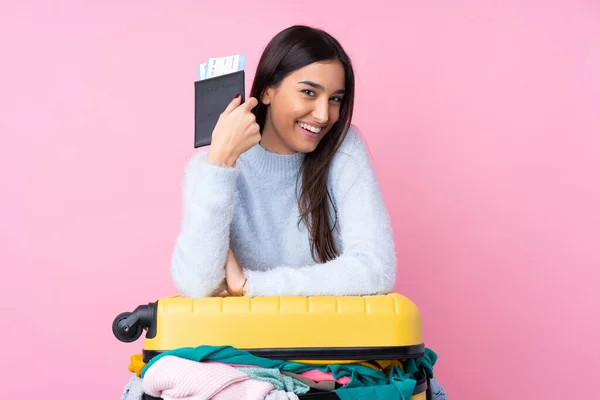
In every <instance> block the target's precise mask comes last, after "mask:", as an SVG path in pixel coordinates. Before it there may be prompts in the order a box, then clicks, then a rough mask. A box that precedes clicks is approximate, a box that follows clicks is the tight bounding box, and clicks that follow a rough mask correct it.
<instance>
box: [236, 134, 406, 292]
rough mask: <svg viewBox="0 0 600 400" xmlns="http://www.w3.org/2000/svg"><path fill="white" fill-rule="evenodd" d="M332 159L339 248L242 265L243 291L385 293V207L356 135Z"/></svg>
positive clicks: (390, 254) (390, 282)
mask: <svg viewBox="0 0 600 400" xmlns="http://www.w3.org/2000/svg"><path fill="white" fill-rule="evenodd" d="M336 157H337V159H336V160H334V161H335V163H332V170H331V172H332V174H333V175H332V176H333V193H332V194H333V197H334V198H335V201H336V204H337V212H338V217H339V219H338V223H339V225H340V230H341V242H342V248H341V249H339V250H340V253H341V254H340V256H339V257H338V258H336V259H335V260H332V261H329V262H326V263H323V264H316V263H315V264H313V265H306V266H304V267H300V268H296V267H288V266H285V265H282V266H279V267H277V268H274V269H272V270H269V271H250V270H244V274H245V277H246V278H248V282H247V284H246V294H247V295H248V296H261V295H278V296H282V295H287V296H291V295H300V296H314V295H330V296H343V295H368V294H379V293H389V292H391V291H392V290H393V286H394V283H395V279H396V253H395V246H394V241H393V235H392V229H391V224H390V220H389V215H388V212H387V210H386V208H385V205H384V203H383V199H382V196H381V193H380V191H379V186H378V184H377V181H376V177H375V175H374V172H373V169H372V166H371V163H370V160H369V157H368V153H367V151H366V149H365V147H364V144H363V143H362V141H361V139H360V137H359V136H358V135H357V134H356V133H355V132H354V131H352V130H351V131H349V132H348V138H347V140H346V141H345V143H344V145H343V146H342V148H341V149H340V152H339V154H338V155H337V156H336Z"/></svg>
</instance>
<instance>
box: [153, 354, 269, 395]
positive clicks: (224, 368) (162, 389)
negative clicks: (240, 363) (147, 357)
mask: <svg viewBox="0 0 600 400" xmlns="http://www.w3.org/2000/svg"><path fill="white" fill-rule="evenodd" d="M143 387H144V393H146V394H148V395H150V396H154V397H162V398H163V400H210V399H214V400H240V399H244V400H263V399H264V398H265V397H266V396H267V394H269V392H271V391H273V390H274V389H275V387H274V386H273V385H272V384H271V383H269V382H263V381H256V380H252V379H250V377H249V376H248V375H246V374H245V373H243V372H241V371H239V370H237V369H235V368H234V367H230V366H228V365H225V364H218V363H211V364H207V363H202V362H197V361H191V360H187V359H184V358H179V357H175V356H164V357H162V358H161V359H159V360H158V361H156V363H154V365H152V366H151V367H150V368H148V370H147V371H146V374H145V375H144V382H143Z"/></svg>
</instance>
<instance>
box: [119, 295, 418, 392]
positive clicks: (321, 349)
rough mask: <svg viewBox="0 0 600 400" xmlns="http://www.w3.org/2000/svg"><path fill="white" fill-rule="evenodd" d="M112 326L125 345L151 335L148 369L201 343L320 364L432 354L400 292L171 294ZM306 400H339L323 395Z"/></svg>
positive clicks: (126, 314)
mask: <svg viewBox="0 0 600 400" xmlns="http://www.w3.org/2000/svg"><path fill="white" fill-rule="evenodd" d="M112 328H113V334H114V335H115V337H116V338H117V339H118V340H120V341H123V342H133V341H135V340H137V339H138V338H139V337H140V336H141V335H142V332H143V331H145V337H144V345H143V349H142V354H143V360H144V362H145V363H147V362H148V361H149V360H150V359H152V358H153V357H154V356H155V355H157V354H160V353H161V352H163V351H168V350H172V349H176V348H181V347H197V346H201V345H211V346H221V345H226V346H232V347H235V348H238V349H241V350H245V351H247V352H249V353H252V354H254V355H256V356H259V357H265V358H271V359H280V360H289V361H297V362H302V363H312V364H332V363H337V364H340V363H351V362H352V363H353V362H360V361H369V360H402V359H408V358H416V357H421V356H422V355H423V354H424V343H423V340H422V332H421V315H420V312H419V310H418V308H417V307H416V305H415V304H414V303H413V302H411V301H410V300H409V299H408V298H406V297H405V296H402V295H400V294H398V293H389V294H386V295H378V296H347V297H346V296H344V297H342V296H340V297H333V296H312V297H302V296H284V297H271V296H264V297H254V298H248V297H224V298H222V297H208V298H198V299H191V298H186V297H181V296H171V297H164V298H160V299H158V300H157V301H155V302H153V303H150V304H147V305H141V306H139V307H137V308H136V309H135V310H134V311H133V312H124V313H121V314H119V315H118V316H117V317H116V318H115V319H114V321H113V327H112ZM425 378H426V377H425ZM426 386H427V384H426V379H425V382H423V381H419V382H418V384H417V388H416V389H415V396H413V397H412V399H411V400H421V399H425V388H426ZM327 395H328V396H330V397H326V396H327ZM332 395H333V396H334V397H331V396H332ZM316 396H318V397H316ZM300 398H301V399H313V398H314V399H327V398H334V399H335V398H337V396H336V395H334V394H332V393H325V394H321V393H319V394H315V395H313V394H307V395H304V396H301V397H300Z"/></svg>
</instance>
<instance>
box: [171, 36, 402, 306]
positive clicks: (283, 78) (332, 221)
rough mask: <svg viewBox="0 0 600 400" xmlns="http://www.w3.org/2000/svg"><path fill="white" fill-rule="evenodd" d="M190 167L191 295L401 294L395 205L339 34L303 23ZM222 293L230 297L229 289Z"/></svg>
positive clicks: (179, 246)
mask: <svg viewBox="0 0 600 400" xmlns="http://www.w3.org/2000/svg"><path fill="white" fill-rule="evenodd" d="M240 103H241V101H240V97H239V96H238V97H236V98H235V99H233V100H232V102H231V104H229V106H228V107H227V109H226V110H225V111H224V112H223V113H222V115H221V116H220V118H219V121H218V123H217V125H216V126H215V128H214V130H213V133H212V142H211V145H210V147H209V149H208V150H207V151H206V150H204V151H199V152H198V153H197V154H195V155H194V156H193V157H192V159H191V160H190V162H189V164H188V166H187V168H186V173H185V179H184V189H183V220H182V224H181V232H180V233H179V235H178V237H177V240H176V246H175V251H174V253H173V257H172V267H171V270H172V277H173V281H174V284H175V286H176V287H177V289H178V290H179V291H180V292H181V294H183V295H185V296H188V297H206V296H215V295H224V294H227V293H228V294H230V295H240V296H260V295H287V296H291V295H301V296H314V295H332V296H341V295H367V294H381V293H387V292H390V291H391V290H392V288H393V286H394V281H395V277H396V255H395V249H394V242H393V238H392V231H391V226H390V222H389V217H388V213H387V210H386V209H385V207H384V204H383V201H382V197H381V194H380V192H379V187H378V184H377V182H376V179H375V176H374V174H373V170H372V167H371V164H370V161H369V158H368V154H367V152H366V149H365V146H364V144H363V142H362V140H361V139H360V137H359V136H358V134H357V133H356V132H355V131H354V129H352V128H351V126H350V123H351V118H352V110H353V103H354V73H353V70H352V65H351V62H350V59H349V58H348V56H347V54H346V52H345V51H344V50H343V49H342V47H341V46H340V44H339V43H338V41H337V40H336V39H334V38H333V37H331V36H330V35H329V34H327V33H326V32H323V31H322V30H318V29H313V28H310V27H306V26H292V27H290V28H287V29H285V30H283V31H282V32H280V33H279V34H277V35H276V36H275V37H274V38H273V39H272V40H271V42H270V43H269V44H268V45H267V47H266V48H265V50H264V53H263V54H262V57H261V59H260V62H259V65H258V68H257V72H256V75H255V78H254V82H253V85H252V89H251V92H250V97H249V98H248V99H247V101H246V102H245V103H243V104H240ZM223 289H225V291H224V292H223Z"/></svg>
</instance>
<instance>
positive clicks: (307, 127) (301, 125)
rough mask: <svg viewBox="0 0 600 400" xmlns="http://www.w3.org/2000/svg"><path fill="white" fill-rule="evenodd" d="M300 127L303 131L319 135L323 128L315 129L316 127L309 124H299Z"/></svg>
mask: <svg viewBox="0 0 600 400" xmlns="http://www.w3.org/2000/svg"><path fill="white" fill-rule="evenodd" d="M298 126H300V128H302V129H306V130H307V131H310V132H312V133H319V132H321V128H315V127H314V126H311V125H308V124H304V123H302V122H298Z"/></svg>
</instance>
